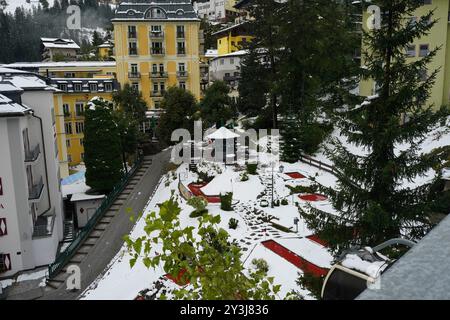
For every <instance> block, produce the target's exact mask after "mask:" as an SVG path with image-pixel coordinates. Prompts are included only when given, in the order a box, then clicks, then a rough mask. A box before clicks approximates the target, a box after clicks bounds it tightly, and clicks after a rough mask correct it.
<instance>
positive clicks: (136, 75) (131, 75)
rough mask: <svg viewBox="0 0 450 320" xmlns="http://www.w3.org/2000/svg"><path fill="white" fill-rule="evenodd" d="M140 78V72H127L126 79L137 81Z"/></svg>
mask: <svg viewBox="0 0 450 320" xmlns="http://www.w3.org/2000/svg"><path fill="white" fill-rule="evenodd" d="M140 77H141V73H140V72H128V78H130V79H139V78H140Z"/></svg>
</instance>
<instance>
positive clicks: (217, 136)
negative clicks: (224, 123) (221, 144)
mask: <svg viewBox="0 0 450 320" xmlns="http://www.w3.org/2000/svg"><path fill="white" fill-rule="evenodd" d="M206 138H208V139H211V140H228V139H235V138H239V135H238V134H236V133H234V132H232V131H230V130H228V129H227V128H225V127H222V128H220V129H218V130H216V131H215V132H213V133H211V134H210V135H208V136H206Z"/></svg>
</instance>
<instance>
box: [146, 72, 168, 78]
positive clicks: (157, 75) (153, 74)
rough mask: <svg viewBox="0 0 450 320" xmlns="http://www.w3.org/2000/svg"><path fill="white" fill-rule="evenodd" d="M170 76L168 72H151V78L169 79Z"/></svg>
mask: <svg viewBox="0 0 450 320" xmlns="http://www.w3.org/2000/svg"><path fill="white" fill-rule="evenodd" d="M168 76H169V75H168V74H167V72H164V71H158V72H151V73H150V78H158V79H161V78H167V77H168Z"/></svg>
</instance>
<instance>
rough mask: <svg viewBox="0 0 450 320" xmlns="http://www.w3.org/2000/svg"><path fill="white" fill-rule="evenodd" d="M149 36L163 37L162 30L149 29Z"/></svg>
mask: <svg viewBox="0 0 450 320" xmlns="http://www.w3.org/2000/svg"><path fill="white" fill-rule="evenodd" d="M150 37H151V38H159V39H161V38H164V32H163V31H150Z"/></svg>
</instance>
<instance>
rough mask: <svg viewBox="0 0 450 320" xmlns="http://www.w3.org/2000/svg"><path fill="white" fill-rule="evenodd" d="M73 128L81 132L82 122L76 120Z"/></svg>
mask: <svg viewBox="0 0 450 320" xmlns="http://www.w3.org/2000/svg"><path fill="white" fill-rule="evenodd" d="M75 129H76V132H77V133H83V132H84V122H76V123H75Z"/></svg>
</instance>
